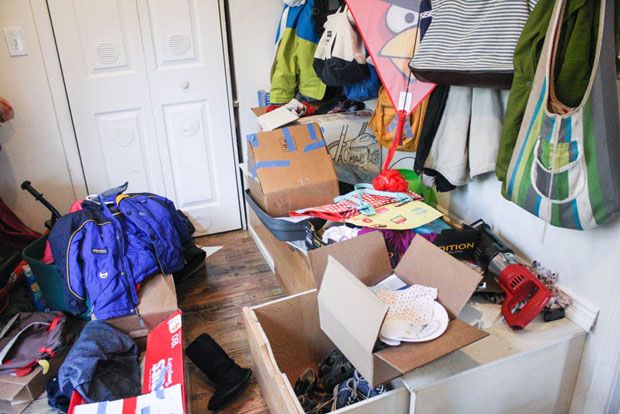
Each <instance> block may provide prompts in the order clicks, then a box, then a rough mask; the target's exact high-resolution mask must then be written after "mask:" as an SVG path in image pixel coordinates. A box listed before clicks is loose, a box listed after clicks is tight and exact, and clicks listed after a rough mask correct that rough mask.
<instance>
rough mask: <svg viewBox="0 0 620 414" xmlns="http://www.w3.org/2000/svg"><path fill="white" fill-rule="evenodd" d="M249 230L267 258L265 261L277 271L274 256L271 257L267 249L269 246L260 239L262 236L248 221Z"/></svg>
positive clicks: (272, 269) (273, 270)
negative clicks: (259, 235)
mask: <svg viewBox="0 0 620 414" xmlns="http://www.w3.org/2000/svg"><path fill="white" fill-rule="evenodd" d="M248 231H249V232H250V236H252V238H253V239H254V243H256V246H257V247H258V250H259V251H260V253H261V254H262V255H263V258H264V259H265V261H266V262H267V264H268V265H269V268H270V269H271V271H272V272H273V273H275V272H276V266H275V264H274V262H273V258H272V257H271V255H270V254H269V252H268V251H267V248H266V247H265V245H264V244H263V241H262V240H261V239H260V237H258V234H256V232H255V231H254V229H253V228H252V226H251V225H250V224H249V223H248Z"/></svg>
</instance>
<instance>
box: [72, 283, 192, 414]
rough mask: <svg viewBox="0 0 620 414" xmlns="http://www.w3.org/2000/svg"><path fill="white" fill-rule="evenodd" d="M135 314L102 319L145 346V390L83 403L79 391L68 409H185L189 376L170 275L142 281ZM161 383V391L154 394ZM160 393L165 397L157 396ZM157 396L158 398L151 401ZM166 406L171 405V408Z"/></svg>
mask: <svg viewBox="0 0 620 414" xmlns="http://www.w3.org/2000/svg"><path fill="white" fill-rule="evenodd" d="M138 297H139V299H140V302H139V304H138V306H137V311H138V312H137V314H136V315H127V316H122V317H120V318H114V319H107V320H106V321H105V322H106V323H108V324H110V325H112V326H114V327H115V328H117V329H118V330H120V331H122V332H124V333H126V334H127V335H128V336H130V337H131V338H133V339H134V340H135V341H136V344H137V345H138V348H139V350H140V351H144V355H143V356H144V360H143V362H144V364H141V366H144V371H143V381H142V382H143V385H142V392H143V394H142V395H140V396H138V397H134V398H125V399H123V400H116V401H106V402H105V403H94V404H86V402H85V401H84V399H83V398H82V397H81V396H80V395H79V394H77V393H75V392H74V393H73V395H72V397H71V405H70V408H69V413H70V414H90V413H93V414H100V413H106V414H107V413H110V414H111V413H117V412H118V413H120V412H122V413H131V414H134V413H136V414H139V413H142V412H145V411H142V409H143V408H145V407H150V408H149V410H150V411H149V412H150V413H151V414H155V413H159V412H161V413H166V414H168V413H179V414H184V413H187V412H189V399H187V398H186V396H187V395H189V378H188V371H187V370H186V369H185V360H184V352H183V330H182V315H181V311H180V310H179V309H178V305H177V296H176V289H175V287H174V280H173V278H172V275H161V274H159V275H155V276H153V277H151V278H149V279H148V280H146V281H145V282H143V283H142V286H141V288H140V291H139V292H138ZM158 385H160V386H161V388H162V390H163V391H162V392H163V394H160V395H159V396H156V395H155V390H156V388H157V387H158ZM158 397H164V398H163V399H162V398H158ZM155 401H157V402H155ZM170 407H175V410H172V409H171V408H170Z"/></svg>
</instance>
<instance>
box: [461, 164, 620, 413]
mask: <svg viewBox="0 0 620 414" xmlns="http://www.w3.org/2000/svg"><path fill="white" fill-rule="evenodd" d="M450 202H451V206H450V210H451V211H452V212H454V213H455V214H456V215H458V216H460V217H461V218H463V219H464V220H466V221H467V222H472V221H474V220H476V219H478V218H483V219H484V220H485V221H486V222H487V223H489V224H490V225H491V226H493V227H494V230H495V232H496V234H497V235H499V236H501V237H502V238H503V239H504V240H506V241H508V242H510V243H511V244H512V245H513V246H514V248H515V249H516V250H517V251H519V252H520V253H521V254H522V255H523V257H524V258H527V259H529V260H534V259H536V260H540V261H541V262H542V263H543V264H544V265H545V266H547V267H549V268H551V269H553V270H557V271H559V272H560V283H561V284H562V285H564V286H566V287H567V288H569V289H570V290H571V291H573V292H575V293H576V294H578V295H579V296H580V297H583V298H584V299H586V300H588V301H589V302H591V303H593V304H595V305H596V306H597V307H598V308H599V309H600V313H599V317H598V321H597V323H596V326H595V327H594V329H593V331H592V332H591V334H590V335H589V338H588V342H587V345H586V350H585V353H584V357H583V359H582V366H581V371H580V376H579V379H578V383H577V386H576V390H575V396H574V399H573V405H572V407H571V411H572V412H573V413H597V414H598V413H604V412H606V411H607V409H608V408H609V407H607V404H608V399H609V398H611V395H612V394H613V386H614V384H613V379H614V376H615V374H614V372H615V371H616V370H617V369H618V366H619V363H618V361H619V358H620V357H619V352H618V346H620V329H619V328H618V327H619V326H620V325H619V324H618V320H619V319H620V309H619V306H618V305H619V304H620V301H619V300H618V299H620V219H616V220H614V221H613V222H612V223H610V224H608V225H605V226H602V227H599V228H597V229H595V230H591V231H582V232H580V231H574V230H566V229H559V228H556V227H551V226H549V227H548V228H547V233H546V236H545V237H544V238H543V236H542V235H543V228H544V223H543V222H542V221H541V220H540V219H538V218H536V217H534V216H532V215H530V214H529V213H527V212H526V211H525V210H522V209H521V208H519V207H517V206H516V205H515V204H512V203H509V202H508V201H506V200H505V199H504V198H503V197H502V196H501V193H500V183H499V182H498V181H497V180H496V179H495V177H494V176H487V177H486V178H484V179H480V180H476V181H474V182H473V183H471V184H469V185H468V186H467V187H464V188H463V189H460V190H456V191H454V192H453V193H452V195H451V197H450ZM541 369H544V367H541ZM558 375H561V373H558ZM515 380H516V381H518V379H515ZM616 410H617V408H616Z"/></svg>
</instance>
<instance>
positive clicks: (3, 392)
mask: <svg viewBox="0 0 620 414" xmlns="http://www.w3.org/2000/svg"><path fill="white" fill-rule="evenodd" d="M8 377H9V375H6V376H5V375H3V376H2V377H1V378H0V400H2V401H10V402H11V403H16V404H17V403H20V402H24V401H32V399H33V397H32V395H30V393H29V392H28V388H27V384H18V383H14V382H10V381H8ZM5 378H6V379H7V381H5V380H4V379H5Z"/></svg>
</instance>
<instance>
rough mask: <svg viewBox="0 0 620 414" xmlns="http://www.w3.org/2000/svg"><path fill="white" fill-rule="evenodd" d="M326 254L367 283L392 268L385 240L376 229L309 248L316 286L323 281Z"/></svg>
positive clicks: (376, 281)
mask: <svg viewBox="0 0 620 414" xmlns="http://www.w3.org/2000/svg"><path fill="white" fill-rule="evenodd" d="M329 256H332V257H333V258H335V259H336V260H337V261H338V262H339V263H340V264H342V265H343V266H344V267H345V268H346V269H347V270H348V271H349V272H351V273H352V274H354V275H355V277H356V278H357V279H359V280H360V281H362V283H364V284H365V285H366V286H372V285H375V284H377V283H379V282H380V281H381V280H383V279H384V278H385V277H386V276H388V275H389V274H390V273H391V272H392V265H391V264H390V258H389V255H388V251H387V248H386V246H385V240H384V239H383V235H381V233H380V232H378V231H373V232H371V233H368V234H364V235H362V236H358V237H354V238H352V239H350V240H346V241H343V242H340V243H335V244H330V245H327V246H324V247H321V248H319V249H314V250H310V251H309V252H308V259H309V260H310V267H311V269H312V275H313V276H314V281H315V282H316V286H317V288H320V287H321V283H322V282H323V276H324V274H325V269H326V268H327V262H328V258H329Z"/></svg>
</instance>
